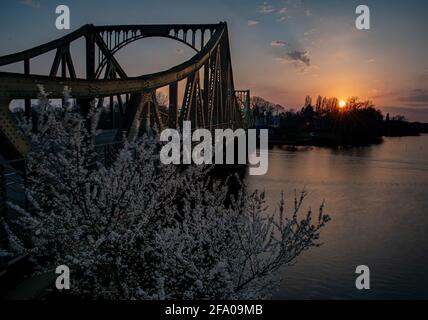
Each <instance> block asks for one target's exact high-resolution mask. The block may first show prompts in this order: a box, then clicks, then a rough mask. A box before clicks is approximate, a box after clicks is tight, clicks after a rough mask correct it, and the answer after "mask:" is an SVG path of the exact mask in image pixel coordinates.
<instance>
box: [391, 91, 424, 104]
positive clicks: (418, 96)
mask: <svg viewBox="0 0 428 320" xmlns="http://www.w3.org/2000/svg"><path fill="white" fill-rule="evenodd" d="M398 100H399V101H402V102H409V103H412V104H419V103H428V90H426V89H415V90H412V91H411V92H410V93H409V95H407V96H404V97H400V98H399V99H398Z"/></svg>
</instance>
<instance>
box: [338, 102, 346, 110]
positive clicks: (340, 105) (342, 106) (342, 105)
mask: <svg viewBox="0 0 428 320" xmlns="http://www.w3.org/2000/svg"><path fill="white" fill-rule="evenodd" d="M345 107H346V102H345V100H340V101H339V108H340V109H343V108H345Z"/></svg>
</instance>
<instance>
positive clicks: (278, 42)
mask: <svg viewBox="0 0 428 320" xmlns="http://www.w3.org/2000/svg"><path fill="white" fill-rule="evenodd" d="M286 45H287V42H286V41H282V40H273V41H272V42H271V43H270V46H271V47H285V46H286Z"/></svg>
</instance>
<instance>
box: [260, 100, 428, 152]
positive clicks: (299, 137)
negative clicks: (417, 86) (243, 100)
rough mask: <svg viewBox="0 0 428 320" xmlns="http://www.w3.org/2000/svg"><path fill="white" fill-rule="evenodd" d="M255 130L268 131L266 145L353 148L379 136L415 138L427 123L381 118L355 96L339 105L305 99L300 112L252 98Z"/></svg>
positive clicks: (425, 129) (373, 141) (369, 104)
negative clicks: (267, 142) (267, 143)
mask: <svg viewBox="0 0 428 320" xmlns="http://www.w3.org/2000/svg"><path fill="white" fill-rule="evenodd" d="M252 105H253V115H254V120H255V125H256V128H257V129H269V144H270V145H289V146H320V147H333V148H339V147H357V146H368V145H372V144H378V143H382V141H383V137H403V136H418V135H420V134H422V133H428V124H427V123H419V122H409V121H407V120H406V119H405V117H403V116H401V115H395V116H391V115H390V114H386V115H384V114H383V113H382V112H381V111H380V110H379V109H377V108H376V107H375V105H374V104H373V103H372V102H371V101H368V100H367V101H362V100H360V99H359V98H358V97H353V98H350V99H348V100H347V101H346V104H344V102H342V103H340V101H339V100H338V99H337V98H326V97H321V96H319V97H317V99H316V100H315V101H314V102H313V101H312V98H311V97H309V96H307V97H306V99H305V103H304V107H303V108H301V109H300V110H286V109H285V108H284V107H283V106H281V105H277V104H273V103H271V102H269V101H267V100H264V99H263V98H260V97H252Z"/></svg>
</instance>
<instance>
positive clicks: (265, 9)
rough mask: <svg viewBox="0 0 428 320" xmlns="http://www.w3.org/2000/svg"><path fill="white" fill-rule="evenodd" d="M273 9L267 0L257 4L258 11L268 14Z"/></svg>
mask: <svg viewBox="0 0 428 320" xmlns="http://www.w3.org/2000/svg"><path fill="white" fill-rule="evenodd" d="M274 11H275V8H274V7H273V6H271V5H270V4H268V3H267V2H264V3H263V4H262V5H261V6H259V13H263V14H268V13H272V12H274Z"/></svg>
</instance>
